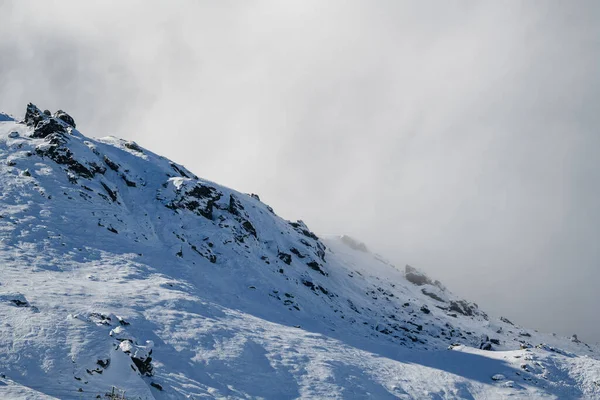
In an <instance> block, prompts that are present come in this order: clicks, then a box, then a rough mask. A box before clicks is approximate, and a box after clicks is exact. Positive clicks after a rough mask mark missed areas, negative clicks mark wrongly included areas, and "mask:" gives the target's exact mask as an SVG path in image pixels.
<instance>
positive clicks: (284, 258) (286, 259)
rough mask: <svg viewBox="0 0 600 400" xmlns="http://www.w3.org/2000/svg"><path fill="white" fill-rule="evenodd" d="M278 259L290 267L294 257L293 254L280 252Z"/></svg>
mask: <svg viewBox="0 0 600 400" xmlns="http://www.w3.org/2000/svg"><path fill="white" fill-rule="evenodd" d="M277 257H278V258H279V259H280V260H281V261H283V262H284V263H286V264H287V265H290V264H291V263H292V255H291V254H288V253H282V252H279V253H277Z"/></svg>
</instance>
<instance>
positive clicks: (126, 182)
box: [121, 174, 137, 187]
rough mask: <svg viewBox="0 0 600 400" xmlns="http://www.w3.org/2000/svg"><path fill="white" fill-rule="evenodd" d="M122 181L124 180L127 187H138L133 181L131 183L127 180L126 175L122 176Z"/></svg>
mask: <svg viewBox="0 0 600 400" xmlns="http://www.w3.org/2000/svg"><path fill="white" fill-rule="evenodd" d="M121 179H123V180H124V181H125V184H126V185H127V186H129V187H136V186H137V184H136V183H135V182H133V181H130V180H129V179H128V178H127V175H125V174H122V175H121Z"/></svg>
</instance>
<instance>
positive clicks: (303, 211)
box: [0, 0, 600, 342]
mask: <svg viewBox="0 0 600 400" xmlns="http://www.w3.org/2000/svg"><path fill="white" fill-rule="evenodd" d="M0 15H1V16H2V24H0V110H2V111H5V112H9V113H12V114H14V115H16V116H19V117H20V116H22V115H23V114H24V111H25V105H26V104H27V103H28V102H33V103H35V104H37V105H38V106H39V107H41V108H42V109H44V108H47V109H50V110H52V111H55V110H57V109H59V108H60V109H63V110H66V111H67V112H68V113H70V114H71V115H72V116H73V117H74V118H75V120H76V122H77V126H78V128H79V129H80V130H81V131H82V132H83V133H84V134H86V135H88V136H94V137H102V136H107V135H115V136H119V137H122V138H125V139H130V140H135V141H136V142H137V143H139V144H140V145H142V146H144V147H146V148H148V149H150V150H152V151H154V152H156V153H159V154H161V155H164V156H167V157H169V158H171V159H173V160H175V161H177V162H179V163H181V164H184V165H185V166H186V167H187V168H188V169H190V170H192V171H193V172H194V173H196V174H198V175H199V176H202V177H203V178H206V179H210V180H213V181H216V182H218V183H220V184H223V185H226V186H229V187H232V188H235V189H237V190H240V191H243V192H253V193H258V194H259V195H260V196H261V199H262V200H263V201H264V202H266V203H268V204H270V205H271V206H272V207H273V208H274V209H275V211H276V212H277V213H278V214H279V215H281V216H283V217H284V218H288V219H294V220H295V219H302V220H304V221H305V222H306V223H307V225H308V226H309V227H310V228H311V229H312V230H314V231H315V232H317V233H340V234H341V233H344V234H348V235H350V236H353V237H355V238H357V239H359V240H361V241H364V242H365V243H366V244H367V245H368V246H369V248H370V249H372V250H373V251H375V252H378V253H380V254H382V255H383V256H384V257H386V258H388V259H390V260H391V261H392V262H394V263H395V264H396V265H398V266H399V267H403V265H404V264H407V263H408V264H411V265H413V266H416V267H418V268H421V269H423V270H425V271H426V272H427V273H428V274H429V275H431V276H432V277H434V278H436V279H439V280H441V281H442V282H443V283H444V284H445V285H446V286H448V287H449V288H450V289H451V290H452V291H454V292H455V293H457V294H459V295H461V296H463V297H465V298H467V299H469V300H472V301H475V302H477V303H478V304H479V306H480V307H481V308H483V309H484V310H486V311H488V312H489V313H491V314H493V315H496V316H500V315H503V316H506V317H508V318H510V319H511V320H515V322H518V323H520V324H523V325H525V326H528V327H532V328H537V329H541V330H544V331H549V332H557V333H560V334H564V335H571V334H573V333H577V334H578V335H579V337H580V338H582V339H584V340H588V341H591V342H597V341H600V319H599V318H597V316H598V314H597V311H596V307H597V306H598V305H599V304H600V291H599V290H598V285H599V284H600V268H599V264H600V246H598V244H597V242H598V238H599V237H600V207H599V205H598V198H599V195H600V157H598V149H600V132H598V127H599V126H600V113H599V110H600V73H599V72H600V24H598V21H600V3H598V2H595V1H578V2H575V3H569V2H561V1H545V2H517V1H508V2H491V1H489V2H472V1H448V2H442V1H424V2H398V1H378V2H368V1H361V2H359V1H328V2H321V1H291V2H277V1H256V2H241V1H240V2H233V1H220V2H199V1H183V0H180V1H173V2H168V3H167V2H158V1H133V0H130V1H102V2H94V3H92V2H81V1H66V0H64V1H56V2H54V1H23V0H19V1H0Z"/></svg>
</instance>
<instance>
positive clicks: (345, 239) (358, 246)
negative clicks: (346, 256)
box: [340, 235, 369, 253]
mask: <svg viewBox="0 0 600 400" xmlns="http://www.w3.org/2000/svg"><path fill="white" fill-rule="evenodd" d="M340 240H341V241H342V243H344V244H345V245H346V246H348V247H350V248H351V249H354V250H358V251H362V252H363V253H368V252H369V249H368V248H367V245H365V244H364V243H362V242H359V241H358V240H356V239H354V238H351V237H350V236H347V235H342V237H341V238H340Z"/></svg>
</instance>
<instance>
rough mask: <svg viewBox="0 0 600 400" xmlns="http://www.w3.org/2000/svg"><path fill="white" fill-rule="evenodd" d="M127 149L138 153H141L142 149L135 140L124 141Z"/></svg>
mask: <svg viewBox="0 0 600 400" xmlns="http://www.w3.org/2000/svg"><path fill="white" fill-rule="evenodd" d="M124 146H125V147H127V148H128V149H129V150H133V151H137V152H138V153H143V152H144V151H143V150H142V148H141V147H140V146H139V145H138V144H137V143H136V142H126V143H125V144H124Z"/></svg>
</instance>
